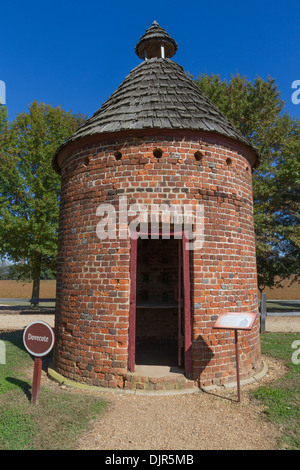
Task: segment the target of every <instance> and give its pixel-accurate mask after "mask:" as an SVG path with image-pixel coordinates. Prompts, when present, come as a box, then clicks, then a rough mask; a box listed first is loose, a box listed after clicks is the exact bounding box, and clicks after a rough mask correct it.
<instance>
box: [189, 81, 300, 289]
mask: <svg viewBox="0 0 300 470" xmlns="http://www.w3.org/2000/svg"><path fill="white" fill-rule="evenodd" d="M196 83H197V84H198V86H199V87H200V88H201V89H202V90H203V91H204V93H205V94H206V95H207V96H208V98H210V99H211V100H212V101H213V102H214V103H215V105H216V106H217V107H218V108H219V109H220V110H221V111H222V112H223V113H224V114H225V115H226V116H227V117H228V118H229V119H230V120H231V122H232V123H233V124H234V125H235V127H236V128H237V129H239V130H240V132H241V133H242V134H243V135H244V136H245V137H246V138H248V140H249V141H250V142H251V143H252V144H253V145H254V147H256V148H257V150H258V151H259V153H260V155H261V162H260V165H259V167H258V168H256V169H255V170H254V174H253V195H254V222H255V232H256V251H257V264H258V282H259V287H260V288H261V289H263V288H264V287H265V286H269V287H272V286H274V285H276V283H277V284H278V283H279V284H280V281H279V278H280V279H286V278H290V277H291V276H292V277H293V276H294V279H295V280H296V278H297V277H299V275H300V268H299V266H300V230H299V225H300V224H299V222H300V123H299V120H296V119H292V118H291V117H290V116H289V115H288V113H287V112H286V111H285V110H284V102H283V100H282V99H281V96H280V93H279V91H278V89H277V85H276V82H275V80H274V79H273V78H270V77H268V79H267V80H263V79H262V78H261V77H257V78H256V79H255V81H254V83H252V82H251V81H248V80H247V79H246V78H245V77H242V76H240V75H236V76H232V77H231V80H230V81H229V82H228V81H226V80H223V81H222V80H221V79H220V76H219V75H212V76H209V75H201V76H200V77H198V79H197V81H196Z"/></svg>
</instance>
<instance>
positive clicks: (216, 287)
mask: <svg viewBox="0 0 300 470" xmlns="http://www.w3.org/2000/svg"><path fill="white" fill-rule="evenodd" d="M214 139H215V142H213V138H212V141H210V142H206V141H204V140H203V138H202V136H201V134H200V133H198V134H196V133H195V134H191V133H189V137H186V136H185V135H184V134H183V133H182V132H178V133H177V134H176V135H170V136H168V135H162V136H161V137H159V136H158V137H157V136H156V137H154V136H148V137H147V136H140V137H134V136H132V137H127V138H125V137H124V138H120V139H119V140H117V139H116V140H114V141H113V142H112V141H102V142H100V141H99V143H94V144H91V145H90V146H86V147H84V148H78V150H77V151H76V150H74V151H73V152H72V153H71V154H69V155H67V156H66V157H65V158H64V161H63V163H62V192H61V214H60V232H59V234H60V235H59V258H58V277H57V307H56V308H57V315H56V330H57V341H56V349H55V358H54V360H55V367H56V369H57V370H58V371H59V372H60V373H62V374H63V375H65V376H67V377H69V378H71V379H74V380H78V381H83V382H87V383H91V384H94V385H101V386H105V387H106V386H110V387H115V386H119V387H122V386H123V383H124V374H125V373H126V371H127V360H128V357H127V348H128V315H129V293H130V285H129V284H130V276H129V261H130V251H129V250H130V243H129V239H126V240H119V238H118V236H117V237H116V239H114V240H102V241H101V240H99V238H98V237H97V235H96V226H97V223H98V222H99V220H100V217H97V216H96V210H97V207H98V206H99V204H104V203H109V204H110V203H111V204H114V206H115V208H116V210H118V203H119V196H122V195H123V196H124V195H127V197H128V205H130V204H133V203H142V204H145V205H148V204H151V203H157V204H161V203H163V202H165V203H167V202H169V203H170V204H172V203H173V204H174V203H177V204H194V205H196V204H202V205H204V222H205V225H204V235H205V236H204V244H203V247H202V249H201V250H199V251H191V254H190V256H191V310H192V351H193V378H194V379H195V380H198V381H199V383H200V384H201V385H211V384H222V383H225V382H226V381H231V380H235V351H234V340H233V335H232V334H231V333H230V332H226V331H221V330H212V326H213V324H214V322H215V320H216V318H217V316H218V315H219V314H220V313H221V312H223V311H231V310H234V311H236V312H238V311H257V283H256V263H255V242H254V230H253V217H252V186H251V168H250V164H249V161H248V158H247V150H246V149H245V150H244V151H243V152H242V151H240V150H237V149H234V148H230V147H225V146H224V144H223V143H222V145H221V144H220V140H218V137H217V136H216V137H215V138H214ZM155 148H160V149H161V150H162V151H163V155H162V157H161V158H159V159H157V158H156V157H154V156H153V150H154V149H155ZM116 150H118V151H120V152H121V153H122V158H121V159H120V160H116V158H115V156H114V152H115V151H116ZM196 151H200V152H202V155H203V156H202V158H200V159H199V158H197V159H196V158H195V152H196ZM228 159H230V161H229V160H228ZM118 228H119V225H118V223H117V229H118ZM240 350H241V365H240V367H241V377H242V378H243V377H248V376H250V375H251V374H252V373H253V370H255V369H256V370H257V368H259V367H260V344H259V325H258V321H257V323H256V325H255V327H254V328H253V330H252V331H251V332H250V333H249V332H244V333H241V334H240Z"/></svg>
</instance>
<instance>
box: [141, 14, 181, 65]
mask: <svg viewBox="0 0 300 470" xmlns="http://www.w3.org/2000/svg"><path fill="white" fill-rule="evenodd" d="M177 48H178V46H177V44H176V41H175V40H174V39H173V38H171V36H170V35H169V34H168V33H167V32H166V31H165V30H164V29H163V28H161V27H160V26H159V24H158V23H157V21H153V23H152V25H151V26H150V28H148V29H147V31H146V32H145V34H144V35H143V36H142V37H141V38H140V40H139V42H138V43H137V45H136V47H135V52H136V54H137V55H138V56H139V58H140V59H145V60H147V59H152V58H153V57H157V58H162V59H165V58H170V57H172V56H173V55H174V54H175V52H176V51H177Z"/></svg>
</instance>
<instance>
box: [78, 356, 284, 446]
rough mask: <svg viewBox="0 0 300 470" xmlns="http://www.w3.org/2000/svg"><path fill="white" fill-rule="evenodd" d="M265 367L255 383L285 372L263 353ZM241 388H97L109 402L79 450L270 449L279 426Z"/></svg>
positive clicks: (274, 442) (243, 388)
mask: <svg viewBox="0 0 300 470" xmlns="http://www.w3.org/2000/svg"><path fill="white" fill-rule="evenodd" d="M264 360H265V361H267V362H268V367H269V372H268V374H267V375H266V376H265V377H264V379H262V381H261V382H260V383H259V386H260V385H261V384H262V383H266V382H268V381H272V380H274V379H275V378H277V377H279V376H280V375H283V374H284V373H285V368H284V367H283V365H282V364H281V363H280V362H278V361H275V360H272V359H269V358H264ZM255 386H256V387H257V386H258V385H257V384H256V385H248V386H245V387H242V401H241V403H238V402H237V396H236V389H233V390H230V391H229V390H215V391H212V392H210V393H204V392H198V393H196V394H192V395H188V394H187V395H175V394H170V395H167V396H166V395H164V396H159V395H153V396H149V395H148V396H146V395H137V394H117V393H103V394H102V395H103V398H104V399H106V400H108V401H109V406H108V408H107V410H106V411H105V413H104V415H103V416H102V417H101V418H99V419H98V420H96V421H94V422H93V423H92V425H91V426H90V429H89V430H88V431H87V432H86V433H85V434H84V435H83V437H82V438H81V440H80V441H79V443H78V449H80V450H275V449H276V446H277V440H278V437H279V435H280V433H279V430H278V429H277V428H276V427H275V426H274V425H272V424H270V423H269V422H268V421H267V420H266V419H265V418H264V416H263V409H262V408H261V407H260V406H259V405H258V404H257V403H256V402H254V401H253V402H251V401H250V400H249V397H248V394H247V391H248V390H250V389H251V388H253V387H255Z"/></svg>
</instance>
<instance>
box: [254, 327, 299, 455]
mask: <svg viewBox="0 0 300 470" xmlns="http://www.w3.org/2000/svg"><path fill="white" fill-rule="evenodd" d="M299 340H300V336H299V334H296V333H264V334H262V335H261V346H262V353H263V354H265V355H267V356H273V357H275V358H277V359H281V360H283V361H284V362H285V365H286V366H287V367H288V369H289V371H288V373H287V374H286V375H285V376H284V377H282V378H280V379H278V380H277V381H275V382H274V383H272V384H270V385H267V386H264V387H260V388H258V389H257V390H255V391H254V392H252V394H253V396H254V397H255V399H258V400H260V401H261V402H262V403H263V404H264V406H265V414H266V416H267V418H268V419H269V420H270V421H272V422H273V423H275V424H276V425H277V426H278V427H279V429H280V431H281V438H280V441H279V443H278V445H279V448H280V449H288V450H300V406H299V403H300V364H299V363H298V364H296V363H295V362H299V359H300V353H297V350H299V349H300V342H299ZM295 341H298V344H294V346H296V348H292V344H293V343H294V342H295ZM293 354H295V356H294V360H292V355H293Z"/></svg>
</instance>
